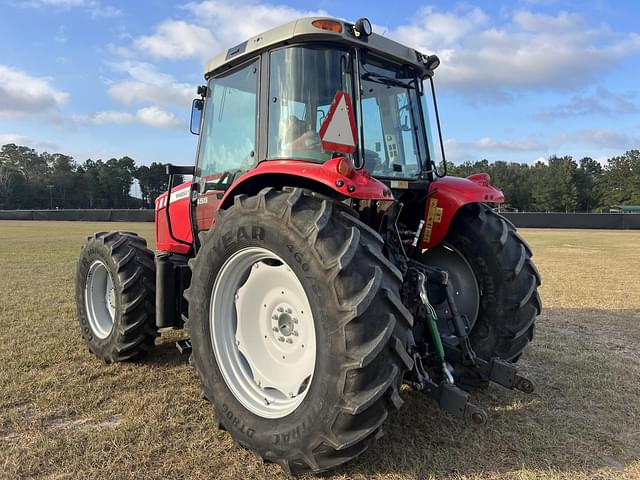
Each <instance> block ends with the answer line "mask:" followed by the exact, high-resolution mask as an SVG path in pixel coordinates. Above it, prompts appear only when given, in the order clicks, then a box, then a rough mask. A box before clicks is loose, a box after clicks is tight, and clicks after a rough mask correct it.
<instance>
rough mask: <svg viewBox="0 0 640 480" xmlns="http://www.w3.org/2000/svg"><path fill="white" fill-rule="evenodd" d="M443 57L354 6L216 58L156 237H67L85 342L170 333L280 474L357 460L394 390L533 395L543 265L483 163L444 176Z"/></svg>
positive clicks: (218, 407) (395, 403) (208, 390)
mask: <svg viewBox="0 0 640 480" xmlns="http://www.w3.org/2000/svg"><path fill="white" fill-rule="evenodd" d="M429 47H430V48H431V49H433V50H434V51H435V50H437V48H438V47H439V46H438V45H431V46H429ZM439 64H440V60H439V59H438V57H437V55H436V54H435V53H429V54H424V53H421V52H420V51H418V50H416V49H414V48H412V47H410V46H407V45H403V44H400V43H398V42H395V41H393V40H391V39H389V38H385V37H384V36H382V35H379V34H377V33H375V32H374V31H373V28H372V27H371V22H369V20H367V19H366V18H361V19H359V20H357V21H356V22H353V23H351V22H347V21H344V20H339V19H335V18H327V17H312V18H302V19H299V20H295V21H293V22H289V23H287V24H285V25H282V26H280V27H277V28H274V29H272V30H269V31H267V32H264V33H260V34H258V35H255V36H253V37H251V38H249V39H247V40H246V41H244V42H242V43H241V44H239V45H236V46H234V47H231V48H229V49H227V50H225V51H223V52H221V53H220V54H219V55H217V56H216V57H214V58H213V59H212V60H210V61H209V62H208V63H207V64H206V67H205V72H204V79H205V81H206V85H202V86H201V87H199V88H198V91H197V95H198V96H197V98H195V99H194V101H193V104H192V118H191V131H192V132H193V133H195V134H197V135H198V136H197V137H195V138H197V139H198V141H197V147H196V160H195V166H174V165H169V166H168V167H167V173H168V177H169V178H168V189H167V190H168V191H167V192H164V193H163V194H161V195H160V196H159V197H158V198H157V200H156V202H155V205H156V212H155V213H156V218H155V220H156V225H155V227H156V248H157V250H158V251H157V252H156V253H155V255H154V253H153V252H151V251H150V250H149V249H148V248H147V246H146V241H145V240H144V239H142V238H141V237H139V236H137V235H136V234H133V233H131V232H111V233H105V232H100V233H97V234H95V235H94V236H92V237H90V239H89V241H88V243H87V244H86V245H85V247H84V248H83V250H82V253H81V257H80V260H79V262H78V267H77V275H76V300H77V309H78V318H79V321H80V324H81V334H82V336H83V337H84V339H85V342H86V343H87V346H88V348H89V350H90V351H91V352H92V353H94V354H95V355H97V356H98V357H99V358H101V359H102V360H104V361H105V362H115V361H124V360H138V359H140V358H142V357H143V356H144V355H146V354H147V353H148V352H149V351H150V350H151V349H152V348H153V346H154V341H155V337H156V336H157V335H158V330H159V329H167V328H173V329H180V328H183V327H184V326H186V327H187V329H188V332H189V335H190V339H189V340H181V341H179V342H178V343H177V346H178V348H179V350H180V351H181V352H182V353H184V354H189V355H190V357H189V358H190V360H191V362H190V363H191V364H192V365H193V366H194V367H195V370H196V372H197V374H198V376H199V377H200V380H201V382H202V393H203V396H204V398H206V399H207V400H208V401H210V402H211V403H212V404H213V406H214V408H215V419H216V423H217V424H218V425H219V426H220V427H222V428H224V430H226V431H227V432H228V433H229V435H231V437H232V438H233V439H234V440H235V441H236V443H238V444H240V445H243V446H244V447H247V448H250V449H252V450H254V451H255V452H257V454H259V455H260V456H261V457H262V458H264V459H265V460H267V461H270V462H275V463H278V464H279V465H281V466H282V467H283V468H284V469H285V470H286V471H287V472H289V473H304V472H320V471H324V470H328V469H332V468H339V467H340V466H341V465H342V464H344V463H345V462H347V461H348V460H351V459H354V458H356V457H358V456H359V455H360V454H361V453H362V452H364V451H365V450H366V449H367V448H368V447H369V446H370V445H371V444H372V440H374V439H376V438H379V437H380V435H381V434H382V428H383V424H384V423H385V421H387V419H388V418H389V412H390V410H393V409H397V408H400V406H402V404H403V398H404V397H405V396H406V393H404V392H403V393H400V390H401V387H402V385H407V386H409V387H411V388H413V389H414V390H415V391H419V392H423V393H425V394H427V395H428V396H430V397H431V398H432V399H433V400H434V401H435V402H437V404H438V405H440V406H441V407H442V408H443V409H444V410H446V411H447V412H449V413H450V414H452V415H455V416H457V417H461V418H463V419H465V420H466V421H468V422H470V423H473V424H483V423H485V422H486V421H487V414H486V412H485V410H484V409H483V408H482V407H481V406H479V405H477V404H475V403H473V402H472V401H471V398H470V396H469V393H468V392H469V391H470V390H473V389H476V388H482V387H483V386H485V385H487V384H488V383H489V382H490V381H492V382H494V383H498V384H500V385H502V386H504V387H507V388H511V389H519V390H521V391H523V392H531V391H532V390H533V384H532V383H531V382H530V381H529V380H527V379H526V378H524V377H522V376H521V375H519V374H518V370H517V367H516V365H515V362H517V361H518V359H519V358H521V356H522V355H523V353H524V352H525V349H526V347H527V345H528V344H529V343H530V341H531V340H532V338H533V331H534V328H535V320H536V317H537V315H538V314H539V313H540V309H541V303H540V298H539V296H538V286H539V284H540V276H539V274H538V272H537V270H536V268H535V266H534V264H533V262H532V261H531V255H532V253H531V249H530V248H529V247H528V245H526V243H525V242H524V240H523V239H522V238H521V237H520V236H519V235H518V234H517V233H516V230H515V228H514V227H513V225H512V224H511V223H509V222H508V221H506V220H505V219H504V218H503V217H502V216H500V214H499V213H497V212H496V211H495V210H494V208H493V207H494V206H495V205H496V204H499V203H502V202H504V195H503V193H502V192H501V191H500V190H499V189H498V188H496V187H494V186H493V185H492V184H491V179H490V177H489V176H488V175H487V174H485V173H482V172H477V173H475V174H474V175H471V176H469V177H467V178H457V177H451V176H448V175H447V167H446V161H445V157H444V146H443V142H442V131H441V128H440V124H439V123H440V122H439V114H438V108H437V103H436V95H435V90H434V79H433V77H434V72H435V69H436V68H437V67H438V65H439ZM178 176H191V179H189V180H188V181H186V182H183V183H181V184H180V185H174V183H175V180H176V178H177V177H178ZM409 408H415V404H414V405H412V406H411V407H409ZM420 414H422V415H426V413H425V412H419V411H416V412H414V415H420ZM391 418H393V417H391ZM470 435H475V433H473V432H472V433H470ZM354 468H356V469H357V468H358V467H357V465H356V466H354Z"/></svg>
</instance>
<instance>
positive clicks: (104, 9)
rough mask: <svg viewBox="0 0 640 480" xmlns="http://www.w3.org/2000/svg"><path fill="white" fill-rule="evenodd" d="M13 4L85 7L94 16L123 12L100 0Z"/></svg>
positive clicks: (42, 0)
mask: <svg viewBox="0 0 640 480" xmlns="http://www.w3.org/2000/svg"><path fill="white" fill-rule="evenodd" d="M13 6H16V7H24V8H38V9H43V8H52V9H56V10H71V9H73V8H77V9H83V10H86V11H87V12H89V14H90V15H91V16H92V17H93V18H97V17H118V16H120V15H122V12H121V11H120V10H119V9H117V8H115V7H113V6H111V5H104V4H103V3H102V2H100V1H98V0H26V1H25V0H22V1H19V2H14V3H13Z"/></svg>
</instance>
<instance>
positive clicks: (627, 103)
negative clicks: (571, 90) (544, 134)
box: [536, 87, 640, 120]
mask: <svg viewBox="0 0 640 480" xmlns="http://www.w3.org/2000/svg"><path fill="white" fill-rule="evenodd" d="M638 112H640V108H639V107H638V105H637V104H636V102H635V96H634V95H631V94H618V93H614V92H611V91H609V90H607V89H606V88H604V87H598V88H596V89H595V90H594V91H593V92H589V93H579V94H576V95H573V96H572V97H571V98H570V99H569V100H568V101H567V102H566V103H563V104H560V105H557V106H555V107H554V108H553V109H551V110H548V111H544V112H540V113H538V114H537V115H536V116H537V118H538V119H539V120H550V119H555V118H567V117H581V116H586V115H607V116H618V115H628V114H633V113H638Z"/></svg>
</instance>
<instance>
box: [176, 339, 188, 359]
mask: <svg viewBox="0 0 640 480" xmlns="http://www.w3.org/2000/svg"><path fill="white" fill-rule="evenodd" d="M176 348H177V349H178V351H179V352H180V353H181V354H182V355H189V354H190V353H191V340H189V339H186V340H178V341H177V342H176Z"/></svg>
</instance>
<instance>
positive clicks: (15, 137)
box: [0, 133, 59, 150]
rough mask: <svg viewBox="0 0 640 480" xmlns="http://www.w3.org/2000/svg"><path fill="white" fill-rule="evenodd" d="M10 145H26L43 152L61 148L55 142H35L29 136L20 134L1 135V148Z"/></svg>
mask: <svg viewBox="0 0 640 480" xmlns="http://www.w3.org/2000/svg"><path fill="white" fill-rule="evenodd" d="M8 143H14V144H16V145H25V146H28V147H31V148H39V149H42V150H58V149H59V147H58V145H56V144H55V143H53V142H48V141H42V140H34V139H33V138H31V137H29V136H27V135H20V134H18V133H0V146H1V145H6V144H8Z"/></svg>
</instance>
